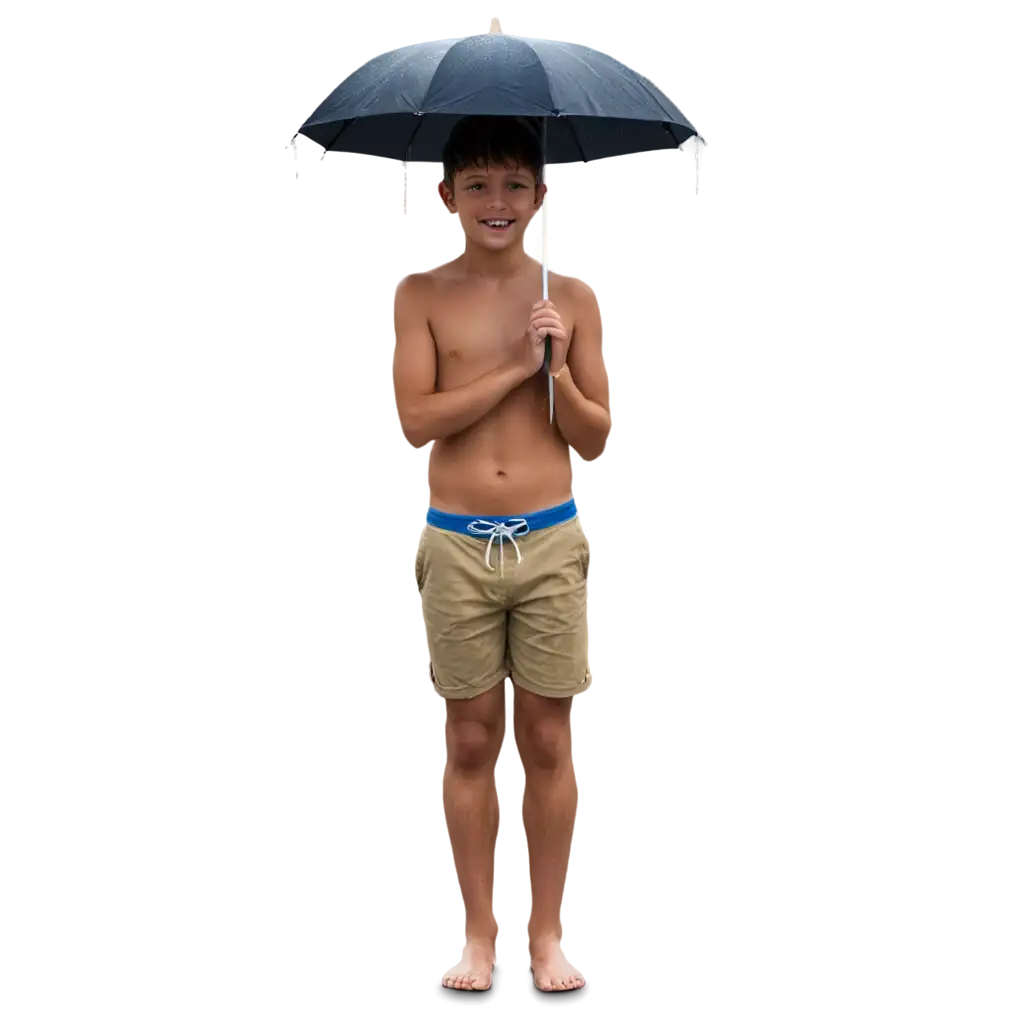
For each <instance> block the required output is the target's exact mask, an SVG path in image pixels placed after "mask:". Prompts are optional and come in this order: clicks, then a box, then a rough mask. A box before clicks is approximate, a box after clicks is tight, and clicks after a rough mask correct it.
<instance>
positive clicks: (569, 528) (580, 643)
mask: <svg viewBox="0 0 1024 1024" xmlns="http://www.w3.org/2000/svg"><path fill="white" fill-rule="evenodd" d="M544 534H546V535H545V536H543V539H541V537H540V536H538V537H536V538H532V540H533V543H532V544H531V545H530V550H529V552H528V553H527V552H525V551H524V564H523V569H524V570H526V571H525V572H524V573H523V583H522V586H521V587H520V589H519V591H518V593H517V595H516V601H515V603H514V605H513V607H512V608H511V609H510V611H509V625H508V645H509V660H510V668H511V676H512V682H513V683H514V684H515V685H516V686H518V687H521V688H522V689H524V690H528V691H529V692H531V693H533V694H536V695H538V696H542V697H571V696H573V695H575V694H577V693H582V692H583V691H584V690H586V689H587V688H588V687H589V686H590V683H591V675H590V665H589V661H588V640H587V576H588V573H589V568H590V545H589V544H588V543H587V538H586V535H585V534H584V533H583V528H582V526H581V525H580V521H579V518H578V517H577V518H575V519H571V520H569V522H567V523H561V524H559V525H558V526H553V527H549V528H548V530H546V531H544Z"/></svg>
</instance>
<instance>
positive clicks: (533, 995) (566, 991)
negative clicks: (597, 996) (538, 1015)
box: [525, 967, 593, 1007]
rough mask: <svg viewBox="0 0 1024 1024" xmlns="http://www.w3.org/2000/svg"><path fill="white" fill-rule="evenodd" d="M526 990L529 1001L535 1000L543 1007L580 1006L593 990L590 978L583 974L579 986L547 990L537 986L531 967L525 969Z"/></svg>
mask: <svg viewBox="0 0 1024 1024" xmlns="http://www.w3.org/2000/svg"><path fill="white" fill-rule="evenodd" d="M525 981H526V991H527V992H528V994H529V1001H530V1002H537V1004H539V1005H540V1006H543V1007H575V1006H580V1005H581V1004H582V1002H586V1000H587V999H589V998H590V996H591V993H592V991H593V986H592V984H591V979H590V977H589V976H587V975H584V979H583V985H581V986H580V987H579V988H556V989H554V990H553V991H549V990H548V989H546V988H538V987H537V982H536V981H535V979H534V969H532V968H531V967H528V968H526V970H525Z"/></svg>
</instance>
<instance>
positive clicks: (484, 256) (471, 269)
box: [462, 238, 535, 277]
mask: <svg viewBox="0 0 1024 1024" xmlns="http://www.w3.org/2000/svg"><path fill="white" fill-rule="evenodd" d="M534 262H535V261H534V260H533V258H532V257H530V256H527V255H526V252H525V251H524V249H523V242H522V239H519V241H518V244H516V245H511V246H509V247H508V248H507V249H501V250H497V251H496V250H494V249H486V248H484V246H482V245H477V244H476V242H471V241H470V240H469V239H468V238H467V239H466V251H465V252H464V253H463V254H462V266H463V269H464V270H465V271H466V273H467V274H472V275H474V276H479V277H517V276H518V275H519V274H522V273H523V272H524V271H526V270H528V269H530V268H531V267H532V266H533V264H534Z"/></svg>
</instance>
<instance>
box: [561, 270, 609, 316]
mask: <svg viewBox="0 0 1024 1024" xmlns="http://www.w3.org/2000/svg"><path fill="white" fill-rule="evenodd" d="M548 285H549V288H550V291H551V294H552V295H553V296H554V295H555V294H557V295H558V296H559V298H560V299H561V301H562V302H563V303H565V305H566V306H567V307H568V311H569V312H571V313H572V315H573V318H574V319H580V318H583V319H591V318H593V317H595V316H599V315H600V314H599V312H598V306H597V295H596V294H595V293H594V289H593V288H591V287H590V285H589V284H587V282H586V281H582V280H580V278H578V277H569V276H568V275H566V274H559V275H558V276H557V278H556V277H555V276H554V275H552V274H551V272H550V271H549V272H548ZM556 301H557V300H556Z"/></svg>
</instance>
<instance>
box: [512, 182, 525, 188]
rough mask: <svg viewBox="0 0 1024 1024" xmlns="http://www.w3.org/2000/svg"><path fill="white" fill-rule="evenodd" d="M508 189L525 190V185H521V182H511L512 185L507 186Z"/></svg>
mask: <svg viewBox="0 0 1024 1024" xmlns="http://www.w3.org/2000/svg"><path fill="white" fill-rule="evenodd" d="M509 188H526V186H525V185H523V184H522V183H521V182H518V181H513V182H512V183H511V184H510V185H509Z"/></svg>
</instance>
